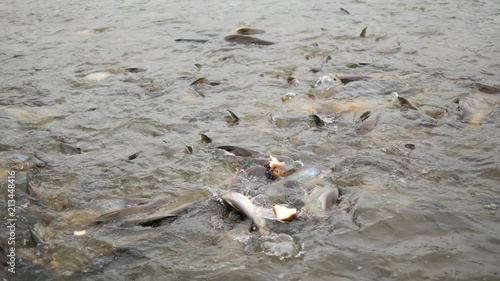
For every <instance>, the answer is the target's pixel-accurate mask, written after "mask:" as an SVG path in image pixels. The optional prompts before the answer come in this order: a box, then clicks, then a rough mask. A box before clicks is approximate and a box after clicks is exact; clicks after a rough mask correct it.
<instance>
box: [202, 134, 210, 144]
mask: <svg viewBox="0 0 500 281" xmlns="http://www.w3.org/2000/svg"><path fill="white" fill-rule="evenodd" d="M200 141H201V142H202V143H211V142H212V139H211V138H209V137H208V136H207V135H205V134H200Z"/></svg>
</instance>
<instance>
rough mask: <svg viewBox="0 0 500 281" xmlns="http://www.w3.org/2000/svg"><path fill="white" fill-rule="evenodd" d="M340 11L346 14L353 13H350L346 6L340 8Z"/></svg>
mask: <svg viewBox="0 0 500 281" xmlns="http://www.w3.org/2000/svg"><path fill="white" fill-rule="evenodd" d="M340 11H341V12H343V13H344V14H346V15H350V14H351V13H349V11H348V10H346V9H344V8H340Z"/></svg>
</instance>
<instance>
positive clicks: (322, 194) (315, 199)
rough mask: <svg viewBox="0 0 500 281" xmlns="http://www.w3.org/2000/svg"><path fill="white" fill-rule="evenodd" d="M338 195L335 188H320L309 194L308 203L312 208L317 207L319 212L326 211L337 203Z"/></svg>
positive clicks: (337, 190)
mask: <svg viewBox="0 0 500 281" xmlns="http://www.w3.org/2000/svg"><path fill="white" fill-rule="evenodd" d="M339 194H340V192H339V189H338V188H337V187H320V188H317V189H315V190H314V191H313V192H311V194H310V195H309V196H308V201H309V204H310V207H312V208H314V207H319V208H320V209H321V210H328V209H330V208H331V207H332V206H333V204H335V203H336V202H337V200H338V198H339Z"/></svg>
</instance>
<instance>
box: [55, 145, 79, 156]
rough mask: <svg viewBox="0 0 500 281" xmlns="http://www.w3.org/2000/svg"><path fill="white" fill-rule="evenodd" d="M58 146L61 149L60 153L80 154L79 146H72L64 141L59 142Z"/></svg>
mask: <svg viewBox="0 0 500 281" xmlns="http://www.w3.org/2000/svg"><path fill="white" fill-rule="evenodd" d="M59 148H60V149H61V153H62V154H67V155H75V154H82V149H81V148H79V147H73V146H71V145H69V144H66V143H64V142H61V143H60V144H59Z"/></svg>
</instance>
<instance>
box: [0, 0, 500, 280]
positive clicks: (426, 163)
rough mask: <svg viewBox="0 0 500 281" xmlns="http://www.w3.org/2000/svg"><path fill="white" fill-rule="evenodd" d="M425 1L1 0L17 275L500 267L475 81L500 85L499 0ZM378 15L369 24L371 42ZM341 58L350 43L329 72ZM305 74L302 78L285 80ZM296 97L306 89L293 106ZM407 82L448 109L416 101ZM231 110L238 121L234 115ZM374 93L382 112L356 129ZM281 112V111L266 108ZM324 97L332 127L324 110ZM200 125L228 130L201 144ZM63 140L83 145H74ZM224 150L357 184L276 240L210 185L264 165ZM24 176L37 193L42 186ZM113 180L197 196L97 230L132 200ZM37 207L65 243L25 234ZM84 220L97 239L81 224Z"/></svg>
mask: <svg viewBox="0 0 500 281" xmlns="http://www.w3.org/2000/svg"><path fill="white" fill-rule="evenodd" d="M407 2H408V3H406V2H404V1H382V0H377V1H366V2H364V1H347V2H345V1H344V2H336V1H324V2H321V3H314V4H310V3H306V2H303V1H291V2H287V3H286V4H285V3H276V2H275V1H260V2H259V3H257V2H252V1H238V0H232V1H229V2H227V3H224V4H222V3H219V2H216V1H188V2H178V3H165V1H136V2H129V3H126V4H125V3H117V2H116V1H101V2H95V1H94V2H88V1H87V2H82V1H52V2H51V3H45V2H43V1H22V2H19V1H3V2H1V3H0V15H1V16H0V22H1V23H2V26H3V27H4V28H3V29H2V30H1V31H0V34H1V37H2V40H1V41H0V61H1V66H0V71H1V73H2V76H1V78H0V107H1V110H0V119H1V120H2V122H0V130H1V132H2V134H1V137H0V178H1V180H2V182H1V186H2V195H3V196H1V199H0V200H1V202H2V206H6V200H7V193H6V192H5V190H6V187H7V179H6V175H7V174H6V172H7V171H9V170H10V169H11V168H10V167H11V166H12V165H13V164H16V169H17V173H16V196H17V197H16V199H17V206H18V208H17V212H16V216H17V218H18V224H17V228H16V244H17V245H19V247H18V248H16V249H17V256H18V264H17V268H16V274H15V275H12V274H10V273H8V272H2V276H6V277H5V278H8V280H36V278H43V280H160V279H162V280H221V279H224V280H421V279H426V280H447V279H448V280H498V279H500V276H499V274H500V271H499V269H498V262H497V260H498V256H499V255H500V240H499V238H498V233H499V232H500V226H499V222H500V219H499V215H498V210H497V208H496V206H498V205H499V204H500V197H499V196H500V191H499V189H498V186H499V183H500V168H499V163H500V156H499V155H500V151H499V150H500V149H499V147H500V141H499V139H500V130H499V128H500V123H499V122H498V121H497V120H498V119H499V117H500V111H499V110H498V106H499V105H500V95H494V94H493V95H491V94H486V93H482V92H479V91H478V90H477V88H475V87H472V86H471V84H472V83H473V82H476V81H478V82H481V83H484V84H488V85H499V84H500V76H499V75H498V72H499V70H500V61H499V60H498V58H499V57H500V49H499V48H498V46H499V45H500V33H499V32H498V29H499V27H500V5H499V4H498V3H497V1H494V0H486V1H472V2H471V1H438V2H435V1H424V2H419V3H413V2H411V1H407ZM410 2H411V3H410ZM340 8H344V9H346V10H347V11H349V12H350V15H347V14H345V13H343V12H341V11H340ZM243 26H252V27H255V28H259V29H263V30H265V33H264V34H260V35H256V37H259V38H262V39H264V40H269V41H273V42H277V44H275V45H272V46H252V45H250V46H248V45H235V44H230V43H227V42H225V41H224V40H223V38H224V37H225V36H227V35H230V34H232V33H233V32H234V30H236V29H237V28H239V27H243ZM364 27H368V32H367V37H366V38H360V37H359V34H360V32H361V30H362V29H363V28H364ZM178 38H184V39H205V40H208V42H207V43H204V44H201V43H193V42H175V41H174V40H175V39H178ZM328 55H330V56H331V57H332V60H330V61H328V62H326V63H324V65H323V68H322V69H321V71H320V72H318V73H312V72H311V71H310V68H311V67H313V66H315V65H316V64H317V63H318V62H320V61H321V60H323V59H324V58H325V57H326V56H328ZM350 63H369V65H365V66H359V67H357V68H350V67H348V64H350ZM195 64H200V65H201V69H197V67H195ZM127 68H141V69H143V70H145V71H141V69H140V70H132V71H130V70H127ZM333 74H355V75H370V76H372V77H374V78H373V79H371V80H367V81H360V82H352V83H349V84H346V85H345V87H344V89H343V90H342V91H339V92H338V93H336V94H334V95H332V96H331V97H329V98H323V99H320V98H318V99H316V100H309V99H306V98H304V97H305V95H306V93H315V94H320V93H318V91H315V90H314V89H312V88H311V87H312V86H314V85H315V84H316V81H317V80H318V79H319V78H320V77H322V76H325V75H333ZM290 75H291V76H293V77H295V78H296V79H297V80H298V81H299V84H298V85H289V84H288V83H287V78H288V76H290ZM200 77H206V78H207V79H208V81H213V82H220V83H221V84H220V85H215V86H211V85H208V84H204V85H200V86H199V87H198V89H197V90H198V92H200V93H202V94H203V95H204V97H201V96H200V95H198V94H196V92H194V91H193V90H192V89H190V87H189V85H190V84H191V83H192V82H194V81H195V80H196V79H198V78H200ZM289 92H293V93H296V94H297V95H296V97H295V98H294V99H292V100H290V101H289V102H286V103H284V102H282V101H281V98H282V97H283V96H284V95H285V94H286V93H289ZM392 92H398V93H399V95H400V96H402V97H404V98H406V99H408V100H409V101H411V102H412V103H413V104H415V105H417V106H418V107H419V108H421V109H422V110H423V111H424V112H425V114H428V115H431V116H432V117H434V118H436V119H437V122H436V123H433V122H429V119H426V118H425V117H424V118H422V117H421V115H418V113H415V112H414V111H411V110H408V111H401V110H400V109H399V108H397V107H395V106H394V105H393V104H392V100H393V96H392ZM457 98H470V99H472V100H474V101H475V104H477V111H476V115H474V122H469V123H463V122H462V121H461V115H460V114H461V113H460V112H459V111H458V110H457V106H458V105H457V103H455V100H456V99H457ZM226 109H230V110H231V111H233V112H234V113H236V114H237V115H238V116H239V118H240V121H239V123H238V124H236V125H235V124H228V122H226V121H227V120H226V119H225V116H227V115H228V113H227V111H226ZM342 110H346V111H347V112H344V113H338V112H339V111H342ZM367 110H370V111H376V112H378V113H380V114H381V115H380V120H379V122H378V124H377V125H376V126H375V128H374V129H373V130H372V131H370V132H368V133H367V134H365V135H362V136H359V135H356V134H355V130H356V127H357V126H358V119H359V117H360V115H361V114H362V113H363V112H365V111H367ZM268 112H271V113H272V115H273V116H274V117H276V118H277V119H276V120H281V121H279V122H276V124H270V123H269V122H268V118H267V117H266V113H268ZM335 112H337V115H335V116H334V117H332V116H333V115H332V114H333V113H335ZM311 113H316V114H318V115H319V116H320V117H322V118H324V119H325V120H326V121H327V122H326V123H327V124H326V126H325V127H324V128H315V127H311V124H310V122H308V115H309V114H311ZM328 117H329V118H328ZM476 121H477V122H476ZM200 133H204V134H206V135H208V136H209V137H211V138H212V139H213V143H212V144H203V143H200V141H199V134H200ZM61 140H63V141H65V142H66V143H68V144H70V145H72V146H75V147H79V148H81V149H82V151H83V152H82V153H81V154H74V155H71V154H63V153H61V151H60V147H59V145H60V141H61ZM405 144H414V145H415V149H408V148H406V147H405ZM185 145H190V146H192V147H193V149H194V151H193V154H191V155H190V154H186V153H185V152H184V148H185ZM217 145H238V146H243V147H248V148H252V149H255V150H258V151H262V152H267V153H271V154H273V155H287V156H290V157H292V158H293V159H295V160H300V161H302V162H303V163H304V164H305V165H306V166H308V167H318V168H320V169H322V170H323V171H324V174H326V175H325V177H324V178H323V179H321V180H318V181H313V182H309V183H307V184H306V186H307V188H309V189H312V188H314V186H315V185H331V184H332V183H333V184H336V185H337V186H338V187H339V188H341V190H342V194H343V198H342V200H341V202H340V203H339V206H338V207H337V208H334V209H333V210H330V211H327V212H326V213H324V214H317V215H303V216H299V218H298V219H297V220H295V221H292V222H290V223H287V224H282V223H278V222H276V221H272V220H268V226H269V228H270V229H271V230H272V233H273V234H271V235H269V236H259V234H258V233H257V232H249V228H250V223H249V222H248V220H243V221H242V220H241V218H239V217H238V216H235V215H234V213H230V212H228V211H227V209H226V208H224V206H223V205H222V204H221V202H220V200H219V199H218V197H217V196H213V194H214V193H219V192H222V190H223V189H225V188H226V185H227V183H228V181H227V179H228V178H230V177H232V176H233V175H234V173H235V172H236V171H237V170H238V169H240V168H241V167H242V166H244V167H245V168H247V166H249V165H250V164H249V163H246V164H245V163H243V164H242V163H241V162H238V161H235V160H234V159H233V158H232V157H230V156H227V155H224V154H223V153H222V152H221V151H217V150H216V149H215V147H216V146H217ZM138 151H140V152H141V153H140V154H139V156H138V157H137V159H134V160H127V157H128V156H129V155H132V154H133V153H136V152H138ZM28 171H30V172H29V173H30V174H32V175H33V176H32V177H33V178H32V180H33V182H35V183H36V184H37V185H38V189H37V190H38V193H36V194H35V195H34V194H33V193H30V195H28V187H27V181H28V180H27V175H28ZM235 188H236V189H239V190H240V191H245V192H248V193H249V194H251V195H256V194H263V197H267V196H269V197H273V198H274V197H276V196H278V197H279V192H281V191H283V190H284V189H283V187H282V181H278V182H276V183H272V184H262V183H256V182H248V181H239V182H237V183H236V184H235ZM273 189H274V190H273ZM283 192H286V189H285V191H283ZM110 196H114V197H119V198H123V197H125V198H132V197H133V198H166V199H168V202H169V203H168V204H167V205H168V207H175V206H179V205H181V204H183V203H187V202H193V201H199V202H198V203H196V204H195V205H194V206H192V207H191V208H190V209H189V210H188V212H187V213H185V214H183V215H181V216H180V217H179V218H177V219H175V220H167V221H165V222H163V223H160V224H159V225H156V227H140V226H136V227H131V228H130V227H120V226H119V225H117V224H103V225H97V226H96V225H92V226H89V224H90V223H91V222H92V221H93V220H94V219H95V218H96V217H97V216H99V215H101V214H103V213H104V212H106V210H111V209H113V208H120V207H125V206H129V205H128V204H129V203H128V202H124V201H120V200H116V199H115V200H111V201H103V202H102V203H99V202H98V203H96V200H93V199H96V198H103V197H110ZM34 199H37V200H34ZM259 199H261V201H259V200H256V201H258V202H261V203H262V202H264V203H262V204H264V205H265V204H266V200H268V199H267V198H262V196H261V198H259ZM267 203H269V202H267ZM264 207H265V206H264ZM2 214H4V215H3V217H6V216H7V214H6V207H5V208H4V207H2ZM35 224H38V225H42V226H44V227H45V230H44V237H45V239H46V240H47V241H46V243H44V244H38V245H36V246H35V245H34V242H33V241H32V238H31V234H30V231H29V228H30V227H33V226H34V225H35ZM82 229H87V230H88V234H87V235H84V236H74V235H73V231H75V230H82ZM0 233H2V235H1V237H7V235H8V233H7V230H6V229H5V228H2V230H1V231H0ZM6 243H7V240H6V239H3V240H2V241H0V245H1V246H2V248H3V249H7V248H6ZM40 280H41V279H40Z"/></svg>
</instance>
